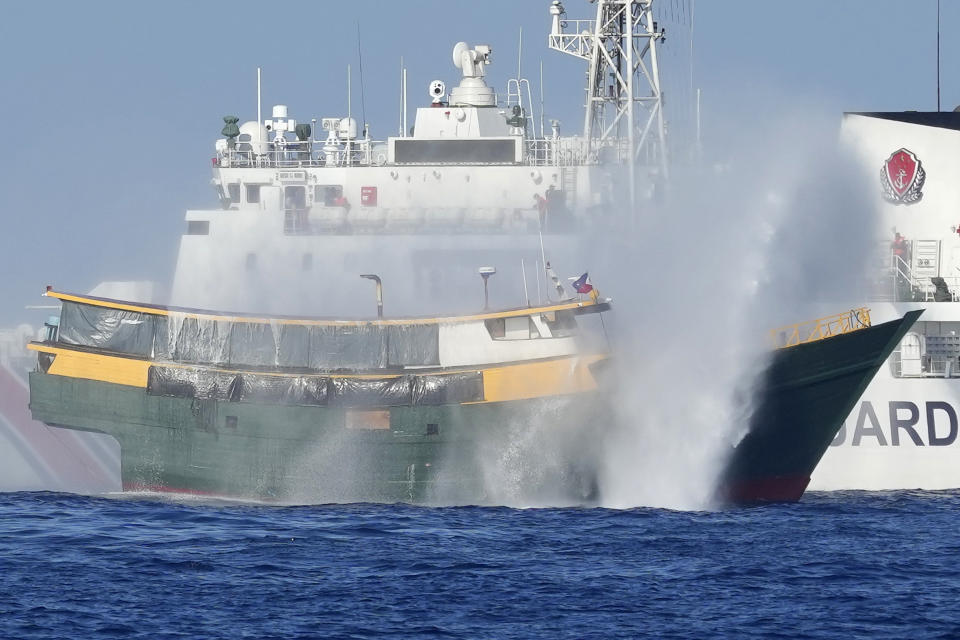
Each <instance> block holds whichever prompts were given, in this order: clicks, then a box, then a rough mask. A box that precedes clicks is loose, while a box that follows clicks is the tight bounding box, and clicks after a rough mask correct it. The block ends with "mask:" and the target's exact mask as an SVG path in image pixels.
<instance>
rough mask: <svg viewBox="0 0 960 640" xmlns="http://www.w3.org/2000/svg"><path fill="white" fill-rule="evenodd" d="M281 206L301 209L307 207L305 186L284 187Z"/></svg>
mask: <svg viewBox="0 0 960 640" xmlns="http://www.w3.org/2000/svg"><path fill="white" fill-rule="evenodd" d="M283 208H284V209H296V210H303V209H306V208H307V188H306V187H286V188H285V189H284V190H283Z"/></svg>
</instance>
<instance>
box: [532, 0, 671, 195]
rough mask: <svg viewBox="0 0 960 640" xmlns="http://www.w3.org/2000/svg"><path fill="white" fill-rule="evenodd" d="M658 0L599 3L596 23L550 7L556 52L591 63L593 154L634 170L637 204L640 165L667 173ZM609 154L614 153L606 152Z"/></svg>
mask: <svg viewBox="0 0 960 640" xmlns="http://www.w3.org/2000/svg"><path fill="white" fill-rule="evenodd" d="M653 2H654V0H596V5H597V15H596V18H595V19H594V20H568V19H566V10H565V9H564V7H563V4H561V2H560V0H553V2H552V3H551V5H550V16H551V22H552V24H551V29H550V36H549V45H550V48H551V49H555V50H557V51H561V52H563V53H567V54H570V55H572V56H576V57H578V58H581V59H583V60H586V61H587V62H588V71H587V103H586V113H585V114H584V121H583V136H584V138H585V144H586V146H587V149H586V150H587V153H588V154H599V153H601V152H603V153H615V154H616V157H617V159H618V160H619V161H620V162H622V163H624V164H626V165H627V166H628V167H629V170H630V179H629V182H630V200H631V203H633V202H634V201H635V185H634V180H635V173H636V170H635V168H636V164H637V162H642V163H644V164H647V165H652V166H657V167H659V169H660V171H661V172H662V174H663V175H664V176H665V175H666V172H667V158H666V132H665V130H664V124H663V101H662V94H661V92H660V71H659V67H658V65H657V42H658V41H660V40H662V39H663V36H664V32H663V30H661V29H660V27H659V25H658V24H657V22H656V21H655V20H654V19H653ZM607 149H609V150H610V151H605V150H607Z"/></svg>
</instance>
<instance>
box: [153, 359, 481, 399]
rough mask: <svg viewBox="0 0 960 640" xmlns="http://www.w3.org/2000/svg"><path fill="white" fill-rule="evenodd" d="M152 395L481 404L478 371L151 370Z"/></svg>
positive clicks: (172, 368) (159, 368)
mask: <svg viewBox="0 0 960 640" xmlns="http://www.w3.org/2000/svg"><path fill="white" fill-rule="evenodd" d="M147 392H148V393H149V394H151V395H163V396H175V397H183V398H203V399H213V400H223V401H230V402H238V401H246V402H258V403H264V404H296V405H313V406H324V405H330V406H337V407H392V406H409V405H414V406H419V405H440V404H456V403H460V402H476V401H479V400H483V376H482V374H481V373H480V372H477V371H471V372H465V373H452V374H443V375H427V376H417V375H406V376H398V377H393V378H338V377H331V376H270V375H265V374H257V373H242V374H241V373H226V372H222V371H214V370H211V369H203V368H182V367H161V366H154V367H150V371H149V374H148V379H147Z"/></svg>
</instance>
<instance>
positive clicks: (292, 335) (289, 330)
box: [274, 324, 310, 369]
mask: <svg viewBox="0 0 960 640" xmlns="http://www.w3.org/2000/svg"><path fill="white" fill-rule="evenodd" d="M274 333H275V335H276V336H277V364H278V365H279V366H281V367H296V368H303V369H305V368H307V367H309V366H310V331H309V329H308V327H306V326H305V325H302V324H281V325H278V326H276V327H274Z"/></svg>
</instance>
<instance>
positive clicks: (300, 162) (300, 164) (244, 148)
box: [214, 136, 627, 169]
mask: <svg viewBox="0 0 960 640" xmlns="http://www.w3.org/2000/svg"><path fill="white" fill-rule="evenodd" d="M263 148H264V151H263V153H256V152H255V150H254V145H253V144H252V143H237V145H236V146H235V147H234V148H226V149H220V150H218V151H217V157H216V158H214V166H216V167H222V168H280V169H298V168H304V167H351V166H354V167H370V166H383V165H385V164H387V141H385V140H367V139H360V140H354V141H350V142H349V143H347V144H341V145H339V146H338V147H336V149H335V150H333V149H329V150H328V149H326V148H325V142H324V141H321V140H296V141H289V142H286V143H285V144H284V145H283V146H281V147H277V146H276V145H275V143H273V142H265V143H263ZM524 148H525V153H524V158H523V162H522V164H523V165H526V166H535V167H542V166H554V167H566V166H574V165H584V164H597V163H598V162H601V161H607V160H610V161H621V160H623V159H624V157H625V156H624V155H623V154H625V153H626V152H627V148H626V147H624V148H622V149H620V148H616V147H611V146H609V145H607V146H604V147H600V148H599V149H595V150H594V151H591V152H589V153H588V151H587V149H588V145H587V144H586V141H585V140H584V139H583V138H581V137H573V136H571V137H563V138H561V137H556V138H528V139H526V140H525V141H524ZM463 164H472V163H468V162H465V163H463Z"/></svg>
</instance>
